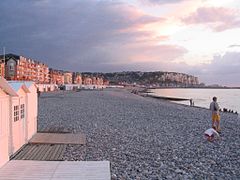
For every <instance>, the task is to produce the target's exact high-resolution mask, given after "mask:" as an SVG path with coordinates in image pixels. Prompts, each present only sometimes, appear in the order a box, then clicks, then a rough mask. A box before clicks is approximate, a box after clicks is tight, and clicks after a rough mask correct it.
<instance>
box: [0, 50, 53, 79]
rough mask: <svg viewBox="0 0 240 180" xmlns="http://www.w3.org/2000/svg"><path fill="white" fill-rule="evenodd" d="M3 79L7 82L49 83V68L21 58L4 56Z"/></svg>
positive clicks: (10, 55)
mask: <svg viewBox="0 0 240 180" xmlns="http://www.w3.org/2000/svg"><path fill="white" fill-rule="evenodd" d="M1 57H3V56H1ZM5 78H6V79H7V80H18V81H34V82H36V83H49V68H48V66H47V65H46V64H44V63H41V62H38V61H34V60H32V59H29V58H26V57H23V56H19V55H15V54H6V55H5Z"/></svg>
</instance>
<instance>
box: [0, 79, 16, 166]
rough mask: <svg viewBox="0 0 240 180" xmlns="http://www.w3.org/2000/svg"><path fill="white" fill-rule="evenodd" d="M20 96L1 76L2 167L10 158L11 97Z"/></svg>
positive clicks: (0, 131) (0, 144) (0, 145)
mask: <svg viewBox="0 0 240 180" xmlns="http://www.w3.org/2000/svg"><path fill="white" fill-rule="evenodd" d="M12 97H18V95H17V93H16V92H15V91H14V90H13V89H12V88H11V87H10V85H9V84H8V83H7V81H6V80H5V79H3V78H1V77H0V167H1V166H3V165H4V164H5V163H6V162H7V161H8V160H9V140H10V139H9V133H10V131H9V129H10V121H9V120H10V107H11V98H12Z"/></svg>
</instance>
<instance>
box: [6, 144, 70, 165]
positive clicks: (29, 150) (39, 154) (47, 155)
mask: <svg viewBox="0 0 240 180" xmlns="http://www.w3.org/2000/svg"><path fill="white" fill-rule="evenodd" d="M66 147H67V145H66V144H27V145H26V146H25V147H23V148H22V149H21V150H20V151H19V152H18V153H17V154H16V155H14V156H13V157H12V158H11V159H15V160H39V161H63V154H64V152H65V150H66Z"/></svg>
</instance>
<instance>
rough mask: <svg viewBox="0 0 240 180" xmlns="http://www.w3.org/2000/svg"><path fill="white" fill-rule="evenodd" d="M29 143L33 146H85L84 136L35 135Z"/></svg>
mask: <svg viewBox="0 0 240 180" xmlns="http://www.w3.org/2000/svg"><path fill="white" fill-rule="evenodd" d="M29 143H34V144H86V136H85V135H84V134H70V133H36V134H35V135H34V136H33V137H32V139H30V141H29Z"/></svg>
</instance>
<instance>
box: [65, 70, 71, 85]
mask: <svg viewBox="0 0 240 180" xmlns="http://www.w3.org/2000/svg"><path fill="white" fill-rule="evenodd" d="M63 76H64V84H72V82H73V79H72V73H71V72H65V73H63Z"/></svg>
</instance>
